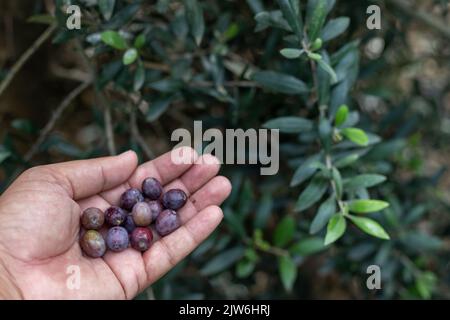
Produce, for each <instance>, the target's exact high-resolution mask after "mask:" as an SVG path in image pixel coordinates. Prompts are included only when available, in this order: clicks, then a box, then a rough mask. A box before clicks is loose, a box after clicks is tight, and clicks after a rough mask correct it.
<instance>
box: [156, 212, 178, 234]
mask: <svg viewBox="0 0 450 320" xmlns="http://www.w3.org/2000/svg"><path fill="white" fill-rule="evenodd" d="M180 225H181V222H180V218H179V217H178V214H177V213H176V212H175V211H174V210H170V209H167V210H164V211H163V212H161V214H160V215H159V216H158V219H156V223H155V227H156V231H157V232H158V233H159V235H161V236H165V235H168V234H169V233H172V232H174V231H175V230H176V229H178V228H179V227H180Z"/></svg>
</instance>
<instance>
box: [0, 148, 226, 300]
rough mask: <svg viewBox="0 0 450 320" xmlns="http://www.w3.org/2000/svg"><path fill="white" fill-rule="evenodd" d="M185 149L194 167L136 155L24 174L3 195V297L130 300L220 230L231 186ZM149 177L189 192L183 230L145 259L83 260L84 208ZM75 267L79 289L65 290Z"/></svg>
mask: <svg viewBox="0 0 450 320" xmlns="http://www.w3.org/2000/svg"><path fill="white" fill-rule="evenodd" d="M179 150H180V149H179ZM182 152H183V153H184V154H185V155H188V156H189V157H190V158H191V159H192V163H191V164H174V163H173V162H172V161H171V156H170V153H167V154H165V155H162V156H161V157H159V158H157V159H155V160H153V161H150V162H147V163H144V164H142V165H140V166H138V163H137V162H138V161H137V157H136V154H135V153H134V152H127V153H124V154H122V155H120V156H116V157H106V158H98V159H92V160H81V161H73V162H66V163H61V164H54V165H47V166H40V167H35V168H32V169H30V170H28V171H26V172H25V173H23V174H22V175H21V176H20V177H19V178H18V179H17V180H16V181H15V182H14V183H13V184H12V185H11V187H10V188H9V189H8V190H6V191H5V193H4V194H3V195H2V196H1V197H0V273H1V274H2V277H3V279H4V280H5V278H6V280H7V281H6V283H8V286H7V287H8V288H9V289H8V290H9V291H8V292H6V294H5V292H3V295H6V296H9V297H18V298H21V297H22V298H28V299H54V298H56V299H125V298H126V299H131V298H133V297H135V296H136V295H137V294H138V293H139V292H141V291H142V290H144V289H145V288H147V287H148V286H149V285H151V284H152V283H153V282H155V281H156V280H157V279H159V278H160V277H161V276H162V275H164V274H165V273H166V272H167V271H169V270H170V269H171V268H172V267H173V266H175V264H177V263H178V262H179V261H180V260H181V259H183V258H184V257H185V256H186V255H188V254H189V253H190V252H191V251H192V250H193V249H194V248H195V247H196V246H198V245H199V244H200V243H201V242H202V241H203V240H204V239H205V238H207V237H208V235H209V234H210V233H211V232H212V231H213V230H214V229H215V228H216V227H217V225H218V224H219V223H220V221H221V220H222V217H223V214H222V211H221V209H220V208H219V207H218V205H220V204H221V203H222V202H223V201H224V200H225V199H226V197H227V196H228V195H229V193H230V191H231V186H230V183H229V181H228V180H227V179H226V178H224V177H221V176H216V175H217V173H218V171H219V167H220V165H219V162H218V160H217V159H215V158H214V157H213V156H211V155H205V156H202V157H197V155H196V154H195V152H194V151H193V150H192V149H191V148H183V149H182ZM146 177H155V178H156V179H158V180H159V181H161V182H162V184H163V185H164V188H165V189H166V190H167V189H172V188H179V189H182V190H184V191H185V192H186V193H187V194H188V196H189V200H188V202H187V203H186V205H185V206H184V207H183V208H182V209H181V210H180V211H179V215H180V218H181V221H182V226H181V227H180V228H179V229H177V230H176V231H175V232H173V233H172V234H170V235H168V236H166V237H164V238H161V239H158V240H157V241H155V242H154V244H153V245H152V247H151V248H150V249H149V250H148V251H146V252H145V253H143V254H142V253H140V252H138V251H135V250H133V249H130V248H129V249H127V250H125V251H123V252H120V253H113V252H107V253H106V255H105V256H104V257H103V258H101V259H92V258H89V257H86V256H84V255H83V254H82V252H81V249H80V246H79V243H78V238H79V229H80V224H79V221H80V215H81V213H82V212H83V210H84V209H86V208H88V207H98V208H100V209H102V210H104V209H106V208H108V207H109V206H111V205H117V203H118V200H119V197H120V195H121V194H122V193H123V192H124V191H125V190H126V189H128V188H130V187H137V188H140V185H141V183H142V180H143V179H144V178H146ZM74 267H75V270H79V271H80V273H79V275H80V278H79V279H80V287H79V288H74V287H73V286H71V285H68V282H69V281H68V278H70V273H69V274H68V271H70V270H74V269H73V268H74ZM0 280H1V279H0ZM0 283H2V282H1V281H0ZM3 283H5V281H3ZM1 290H2V288H1V287H0V293H2V292H1ZM3 290H5V288H3Z"/></svg>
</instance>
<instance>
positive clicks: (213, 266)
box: [200, 246, 245, 276]
mask: <svg viewBox="0 0 450 320" xmlns="http://www.w3.org/2000/svg"><path fill="white" fill-rule="evenodd" d="M244 252H245V248H244V247H241V246H239V247H235V248H232V249H228V250H227V251H224V252H222V253H220V254H219V255H217V256H215V257H214V258H212V259H211V260H209V262H208V263H206V265H205V266H203V268H202V269H201V270H200V273H201V274H202V275H204V276H211V275H213V274H216V273H219V272H222V271H224V270H226V269H228V268H229V267H230V266H232V265H233V264H235V263H236V262H237V261H239V260H240V259H241V258H242V256H243V255H244Z"/></svg>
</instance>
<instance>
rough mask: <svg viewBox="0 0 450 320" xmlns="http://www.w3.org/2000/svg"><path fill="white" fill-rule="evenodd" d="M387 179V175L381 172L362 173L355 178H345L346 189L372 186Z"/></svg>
mask: <svg viewBox="0 0 450 320" xmlns="http://www.w3.org/2000/svg"><path fill="white" fill-rule="evenodd" d="M384 181H386V177H385V176H382V175H380V174H360V175H357V176H355V177H353V178H349V179H345V180H344V187H345V189H346V190H350V191H352V190H356V189H359V188H370V187H373V186H376V185H378V184H380V183H383V182H384Z"/></svg>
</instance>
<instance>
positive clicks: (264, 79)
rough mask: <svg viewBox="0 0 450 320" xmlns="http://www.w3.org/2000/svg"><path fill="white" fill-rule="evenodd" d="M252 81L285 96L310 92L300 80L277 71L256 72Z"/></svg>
mask: <svg viewBox="0 0 450 320" xmlns="http://www.w3.org/2000/svg"><path fill="white" fill-rule="evenodd" d="M252 79H253V80H254V81H256V82H258V83H259V84H260V85H262V86H263V87H265V88H267V89H270V90H273V91H277V92H281V93H285V94H303V93H306V92H308V91H309V89H308V87H307V85H306V84H305V83H304V82H303V81H301V80H300V79H297V78H296V77H294V76H291V75H288V74H284V73H279V72H275V71H260V72H256V73H254V74H253V75H252Z"/></svg>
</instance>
